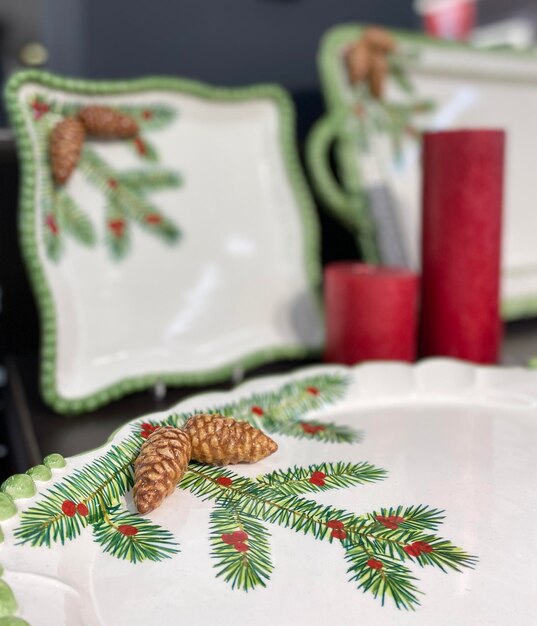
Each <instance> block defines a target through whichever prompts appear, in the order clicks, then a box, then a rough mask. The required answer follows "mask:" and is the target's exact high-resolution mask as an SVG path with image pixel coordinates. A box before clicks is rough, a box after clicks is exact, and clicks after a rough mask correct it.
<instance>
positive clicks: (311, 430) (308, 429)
mask: <svg viewBox="0 0 537 626" xmlns="http://www.w3.org/2000/svg"><path fill="white" fill-rule="evenodd" d="M300 426H301V427H302V430H303V431H304V432H305V433H307V434H308V435H316V434H317V433H320V432H322V431H323V430H325V428H326V426H321V425H320V424H308V422H300Z"/></svg>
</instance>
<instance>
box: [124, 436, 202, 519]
mask: <svg viewBox="0 0 537 626" xmlns="http://www.w3.org/2000/svg"><path fill="white" fill-rule="evenodd" d="M191 448H192V446H191V443H190V437H189V435H188V434H187V433H185V432H184V431H182V430H181V429H179V428H174V427H173V426H163V427H162V428H158V429H157V430H155V431H154V432H153V433H152V434H151V435H150V436H149V437H148V438H147V441H146V442H145V443H144V444H143V446H142V447H141V449H140V454H139V455H138V458H137V459H136V461H135V463H134V503H135V504H136V508H137V509H138V511H139V512H140V513H149V511H152V510H153V509H156V508H157V507H158V506H160V504H161V503H162V501H163V500H164V498H165V497H166V496H169V495H170V494H171V493H172V492H173V490H174V489H175V486H176V485H177V483H178V482H179V481H180V480H181V478H182V477H183V474H184V473H185V470H186V468H187V465H188V462H189V461H190V454H191Z"/></svg>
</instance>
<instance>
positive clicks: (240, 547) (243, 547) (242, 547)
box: [235, 541, 250, 552]
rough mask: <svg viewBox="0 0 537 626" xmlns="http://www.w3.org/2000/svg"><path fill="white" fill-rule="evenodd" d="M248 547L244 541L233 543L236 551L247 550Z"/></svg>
mask: <svg viewBox="0 0 537 626" xmlns="http://www.w3.org/2000/svg"><path fill="white" fill-rule="evenodd" d="M249 549H250V548H249V547H248V545H247V544H246V543H242V541H239V542H238V543H236V544H235V550H237V551H238V552H248V550H249Z"/></svg>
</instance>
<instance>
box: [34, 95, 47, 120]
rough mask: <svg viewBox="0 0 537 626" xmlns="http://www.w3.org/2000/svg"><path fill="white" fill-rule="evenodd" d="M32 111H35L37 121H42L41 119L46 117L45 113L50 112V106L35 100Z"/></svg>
mask: <svg viewBox="0 0 537 626" xmlns="http://www.w3.org/2000/svg"><path fill="white" fill-rule="evenodd" d="M32 109H33V111H34V119H35V120H38V119H40V118H41V117H43V115H45V113H48V112H49V111H50V108H49V106H48V104H46V103H45V102H41V101H40V100H34V101H33V102H32Z"/></svg>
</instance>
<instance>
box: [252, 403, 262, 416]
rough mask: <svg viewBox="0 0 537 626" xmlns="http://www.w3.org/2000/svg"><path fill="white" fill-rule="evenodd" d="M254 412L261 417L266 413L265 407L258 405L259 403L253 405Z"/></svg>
mask: <svg viewBox="0 0 537 626" xmlns="http://www.w3.org/2000/svg"><path fill="white" fill-rule="evenodd" d="M252 413H253V414H254V415H259V417H261V416H262V415H264V414H265V412H264V411H263V409H262V408H261V407H260V406H257V404H256V405H254V406H253V407H252Z"/></svg>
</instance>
